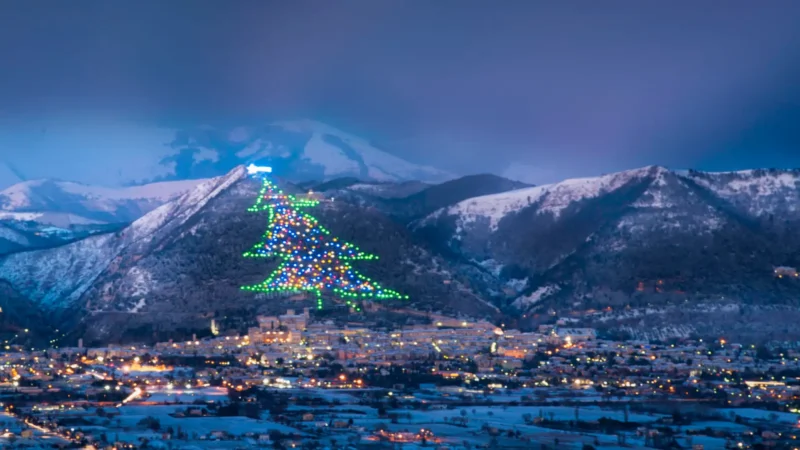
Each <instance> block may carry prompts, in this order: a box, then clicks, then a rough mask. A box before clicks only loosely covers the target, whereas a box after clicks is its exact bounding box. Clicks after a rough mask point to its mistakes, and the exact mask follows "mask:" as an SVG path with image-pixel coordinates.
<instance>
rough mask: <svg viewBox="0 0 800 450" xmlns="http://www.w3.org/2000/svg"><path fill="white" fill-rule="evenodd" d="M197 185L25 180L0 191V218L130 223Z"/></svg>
mask: <svg viewBox="0 0 800 450" xmlns="http://www.w3.org/2000/svg"><path fill="white" fill-rule="evenodd" d="M198 183H200V180H187V181H170V182H162V183H151V184H146V185H142V186H130V187H123V188H107V187H101V186H90V185H85V184H80V183H73V182H70V181H56V180H34V181H25V182H22V183H18V184H15V185H13V186H11V187H9V188H7V189H5V190H3V191H0V219H5V220H18V221H35V222H39V223H47V224H50V225H53V226H58V227H67V226H69V225H85V224H97V223H120V222H130V221H132V220H135V219H137V218H139V217H141V216H142V215H143V214H144V213H147V212H149V211H151V210H153V209H155V208H156V207H157V206H160V205H162V204H163V203H165V202H168V201H170V200H172V199H174V198H176V197H178V196H180V195H182V194H183V193H185V192H186V191H188V190H190V189H192V188H193V187H194V186H196V185H197V184H198Z"/></svg>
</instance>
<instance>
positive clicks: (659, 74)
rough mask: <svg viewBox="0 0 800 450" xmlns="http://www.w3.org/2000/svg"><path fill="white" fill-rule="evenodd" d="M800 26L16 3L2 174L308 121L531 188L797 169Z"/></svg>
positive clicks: (440, 11)
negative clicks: (244, 126)
mask: <svg viewBox="0 0 800 450" xmlns="http://www.w3.org/2000/svg"><path fill="white" fill-rule="evenodd" d="M798 23H800V2H798V1H794V0H785V1H784V0H766V1H764V2H753V1H749V0H747V1H743V0H741V1H740V0H729V1H725V2H720V1H717V0H698V1H691V2H690V1H683V2H643V1H637V0H631V1H613V0H611V1H605V2H597V1H589V0H586V1H558V2H549V1H548V2H545V1H541V2H540V1H532V0H507V1H503V2H486V1H470V0H463V1H455V0H452V1H451V0H440V1H435V2H430V1H422V0H409V1H393V0H381V1H368V0H360V1H348V0H342V1H330V2H326V1H316V0H309V1H303V0H296V1H290V2H287V1H280V2H270V1H267V0H263V1H262V0H258V1H248V0H236V1H219V0H174V1H163V0H157V1H154V0H138V1H126V0H117V1H106V0H103V1H93V0H78V1H73V2H64V1H46V0H33V1H17V2H12V1H8V2H2V3H0V61H2V66H1V67H2V70H0V158H2V160H3V161H5V162H10V163H11V164H12V165H13V166H15V167H17V168H18V169H19V170H20V171H22V172H24V173H25V174H26V176H31V177H40V176H58V177H61V178H75V179H78V180H81V181H87V182H99V183H104V184H114V183H120V182H124V181H128V180H130V179H141V178H147V177H152V176H157V175H158V173H157V172H158V171H159V170H163V168H159V167H158V165H157V162H158V161H159V160H160V159H161V158H163V157H164V156H166V155H167V154H168V153H169V151H170V150H169V149H168V148H166V147H164V145H163V142H165V140H167V139H168V136H165V135H164V134H162V132H161V131H159V130H156V129H155V128H154V126H155V125H158V124H176V123H189V124H197V123H214V122H226V123H239V122H241V123H258V122H264V121H268V120H272V119H283V118H295V117H310V118H314V119H318V120H322V121H326V122H328V123H330V124H332V125H335V126H338V127H340V128H343V129H346V130H348V131H351V132H353V133H356V134H360V135H362V136H364V137H367V138H371V139H373V140H374V141H375V142H376V143H379V144H382V145H383V146H384V147H385V148H387V149H389V150H390V151H392V152H394V153H396V154H398V155H401V156H403V157H405V158H407V159H409V160H411V161H414V162H421V163H427V164H432V165H436V166H439V167H442V168H444V169H448V170H452V171H455V172H461V173H468V172H477V171H486V170H491V171H494V172H497V173H504V172H505V173H508V174H510V175H514V176H515V177H516V178H523V179H528V180H530V181H534V182H547V181H552V180H555V179H560V178H565V177H570V176H583V175H592V174H597V173H601V172H609V171H613V170H620V169H625V168H631V167H637V166H642V165H647V164H662V165H667V166H670V167H674V168H687V167H691V168H699V169H708V170H732V169H740V168H748V167H794V166H800V131H799V130H800V126H798V125H800V82H798V80H800V26H797V24H798ZM43 130H47V134H46V137H43V133H42V131H43ZM509 166H512V169H510V170H509V169H508V167H509ZM13 179H14V176H13V174H11V173H9V172H7V173H5V174H4V173H3V171H2V170H0V185H3V184H7V183H8V182H10V181H13Z"/></svg>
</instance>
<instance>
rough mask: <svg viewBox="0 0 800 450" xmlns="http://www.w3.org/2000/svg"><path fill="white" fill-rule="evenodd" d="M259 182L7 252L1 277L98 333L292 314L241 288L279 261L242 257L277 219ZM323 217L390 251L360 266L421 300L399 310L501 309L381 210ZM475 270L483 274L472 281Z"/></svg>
mask: <svg viewBox="0 0 800 450" xmlns="http://www.w3.org/2000/svg"><path fill="white" fill-rule="evenodd" d="M282 184H283V185H284V187H285V188H286V189H287V190H288V191H289V192H292V191H294V192H297V191H299V188H297V187H295V186H294V185H292V184H290V183H287V182H285V181H284V182H282ZM259 187H260V184H259V183H258V182H257V181H256V180H254V179H252V178H250V177H248V176H247V174H246V171H245V170H244V168H243V167H237V168H235V169H234V170H233V171H231V172H230V173H228V174H227V175H225V176H223V177H217V178H214V179H210V180H207V181H205V182H202V183H201V184H199V185H197V186H196V187H195V188H194V189H192V190H191V191H189V192H187V193H186V194H184V195H182V196H180V197H178V198H176V199H175V200H173V201H171V202H168V203H166V204H164V205H162V206H160V207H158V208H156V209H155V210H153V211H151V212H150V213H148V214H146V215H144V216H142V217H141V218H139V219H137V220H135V221H134V222H133V223H131V224H130V225H129V226H127V227H125V228H123V229H121V230H119V231H116V232H112V233H105V234H102V235H96V236H91V237H87V238H85V239H81V240H79V241H77V242H73V243H70V244H67V245H62V246H59V247H56V248H50V249H43V250H35V251H27V252H22V253H16V254H12V255H8V256H6V257H4V258H3V259H2V260H0V279H2V280H5V281H6V282H7V283H8V284H9V286H10V287H11V288H13V289H14V291H15V292H17V293H18V294H19V295H20V296H22V297H24V298H26V299H28V301H29V302H30V303H31V304H33V305H35V308H36V309H37V310H39V311H44V312H45V313H46V314H47V316H48V317H49V318H51V320H52V321H53V322H52V325H53V326H54V327H56V328H61V329H64V330H72V331H74V332H77V333H81V334H83V335H85V336H86V337H87V338H97V339H118V340H126V339H154V338H155V337H156V336H158V337H165V336H174V335H181V334H180V333H184V334H183V336H185V334H186V333H188V332H189V331H195V330H202V329H207V327H208V322H209V320H210V319H211V318H213V317H217V318H219V320H222V319H223V318H224V317H231V318H232V317H236V318H239V319H242V320H245V321H246V320H247V319H248V318H249V319H250V320H252V318H253V317H254V316H255V314H256V313H257V312H258V311H265V310H271V311H276V310H280V309H281V308H286V307H287V304H286V302H285V301H282V300H281V299H269V298H266V299H265V298H258V297H255V296H254V295H253V294H251V293H247V292H243V291H241V290H240V289H239V286H241V285H244V284H253V283H255V282H258V281H261V280H263V279H264V278H265V277H266V275H267V274H268V273H269V272H270V271H271V270H272V269H273V268H275V267H276V264H277V262H276V261H264V260H258V261H256V260H253V259H247V258H242V256H241V254H242V252H243V251H245V250H247V249H248V248H250V247H251V246H252V245H253V243H255V242H258V240H259V238H260V236H261V235H262V234H263V232H264V227H265V220H266V218H265V217H258V216H257V215H254V214H253V213H248V212H247V211H246V210H247V208H248V206H250V205H251V204H252V203H253V201H254V199H255V198H256V196H257V193H258V189H259ZM313 214H314V215H315V216H316V217H318V218H319V220H320V221H321V223H323V224H325V226H326V227H327V228H328V229H329V230H331V232H332V233H333V234H335V235H336V236H339V237H340V238H342V239H344V240H348V241H352V242H354V243H357V244H358V245H359V246H360V247H361V248H362V249H363V250H365V251H368V252H371V253H375V254H378V255H380V256H381V258H380V259H378V260H375V261H370V262H369V263H365V264H364V265H363V267H359V270H362V271H363V272H364V273H365V274H367V275H368V276H370V277H373V278H375V279H376V280H379V281H381V282H382V283H383V284H385V285H386V286H391V287H393V288H395V289H397V290H399V291H401V292H404V293H406V294H408V295H410V296H411V298H412V300H411V301H409V302H400V303H398V304H396V305H395V306H397V307H400V308H406V307H416V308H420V309H423V310H425V309H427V310H434V311H446V312H450V313H453V314H469V315H475V316H480V317H492V316H493V315H495V314H497V309H496V308H495V307H494V306H493V305H491V304H490V303H488V302H486V301H485V300H483V295H481V294H480V293H479V290H478V288H473V287H472V284H473V283H475V281H474V280H475V279H480V277H481V274H480V273H479V271H476V270H474V269H471V268H470V267H460V264H459V263H451V262H449V261H447V260H446V259H444V258H442V257H437V256H436V255H433V254H432V253H431V252H430V251H428V250H427V249H426V248H425V247H424V246H422V245H421V243H420V242H418V240H416V238H415V237H414V236H413V235H412V234H411V233H410V232H409V231H408V229H407V228H406V227H405V226H404V225H403V224H401V223H398V222H396V221H393V220H392V219H391V218H389V217H388V216H386V215H385V214H383V213H381V212H380V211H379V210H377V209H375V208H363V207H361V206H359V205H356V204H351V203H348V202H344V201H339V200H335V201H326V202H323V203H322V204H321V205H320V206H319V207H317V208H315V209H314V210H313ZM471 270H472V271H473V272H475V273H474V274H472V275H474V276H468V275H466V274H470V271H471ZM486 282H487V283H488V282H491V280H488V279H487V281H486ZM288 307H292V304H289V305H288ZM176 333H177V334H176Z"/></svg>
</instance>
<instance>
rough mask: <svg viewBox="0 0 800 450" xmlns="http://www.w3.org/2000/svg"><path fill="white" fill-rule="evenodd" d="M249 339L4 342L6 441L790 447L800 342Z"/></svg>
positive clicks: (256, 330)
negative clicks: (63, 344)
mask: <svg viewBox="0 0 800 450" xmlns="http://www.w3.org/2000/svg"><path fill="white" fill-rule="evenodd" d="M257 322H258V326H255V327H251V328H250V329H249V330H248V332H247V333H246V334H236V333H234V332H232V331H231V332H227V331H226V330H224V329H220V327H219V325H218V324H217V323H216V322H212V323H210V331H212V332H213V333H210V336H209V337H206V338H202V339H197V338H195V339H193V340H187V341H181V342H162V343H158V344H156V345H154V346H136V345H133V346H108V347H103V348H84V347H83V345H80V344H79V345H78V346H76V347H71V348H50V349H47V350H30V349H25V348H22V347H20V346H19V345H13V344H12V343H8V345H6V347H5V352H4V353H2V355H0V359H1V360H0V369H2V370H1V371H0V389H2V394H0V395H1V396H2V398H1V399H0V401H1V402H2V404H1V405H0V407H2V409H3V412H2V413H3V418H2V422H3V423H2V427H0V428H2V431H3V434H2V437H0V443H2V445H3V447H4V448H53V447H56V448H94V449H122V448H128V449H144V448H165V449H171V448H174V449H180V448H186V449H189V448H192V449H195V448H214V449H241V448H308V449H312V448H331V449H333V448H417V447H431V448H439V449H471V448H520V449H522V448H533V449H559V448H569V449H572V448H574V449H582V450H587V449H621V448H629V449H637V448H662V449H672V448H691V449H694V450H699V449H721V448H730V449H760V448H773V449H793V448H797V447H798V446H800V444H798V443H797V438H798V436H800V428H798V426H799V425H800V423H799V422H798V420H799V419H800V414H799V413H800V349H798V348H797V347H794V346H792V345H789V344H788V343H787V345H781V346H779V345H773V346H743V345H739V344H736V343H733V342H728V341H727V340H726V339H724V338H718V339H715V340H705V339H702V340H701V339H697V340H689V339H686V340H674V341H670V342H637V341H614V340H609V339H604V338H602V337H601V336H598V333H597V332H596V330H594V329H587V328H570V327H568V326H565V325H559V323H563V322H557V323H555V324H553V325H546V326H542V327H540V329H539V330H537V331H536V332H526V333H522V332H519V331H517V330H513V329H507V328H505V327H503V326H502V324H501V325H500V326H496V325H494V324H491V323H488V322H473V321H465V320H461V319H457V318H446V317H438V319H437V320H435V321H433V322H431V323H430V324H425V325H413V326H405V327H397V328H396V329H390V330H387V329H379V328H376V327H374V326H366V325H365V324H359V323H355V322H354V323H351V324H348V325H347V326H336V325H334V324H333V322H332V321H330V320H317V319H316V318H315V317H314V315H312V314H311V313H310V312H309V310H308V309H305V310H303V311H294V310H289V311H287V312H286V313H285V314H282V315H276V316H259V317H258V320H257Z"/></svg>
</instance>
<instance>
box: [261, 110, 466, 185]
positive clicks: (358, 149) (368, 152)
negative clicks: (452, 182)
mask: <svg viewBox="0 0 800 450" xmlns="http://www.w3.org/2000/svg"><path fill="white" fill-rule="evenodd" d="M272 125H273V126H276V127H280V128H283V129H284V130H287V131H292V132H295V133H308V134H310V135H312V139H313V138H314V137H313V136H331V137H334V138H337V139H339V140H340V141H341V142H342V143H343V144H345V145H347V146H348V147H349V148H350V149H352V150H353V151H354V152H355V153H357V154H358V156H359V157H360V158H361V160H362V161H363V162H364V164H365V165H366V166H367V169H368V174H369V176H370V177H372V178H374V179H376V180H379V181H397V180H409V179H426V178H429V179H438V180H442V179H445V178H452V175H451V174H449V173H447V172H444V171H441V170H438V169H435V168H433V167H429V166H423V165H419V164H414V163H410V162H408V161H406V160H404V159H401V158H398V157H397V156H394V155H392V154H390V153H387V152H385V151H383V150H379V149H377V148H375V147H374V146H373V145H372V144H370V143H369V141H367V140H365V139H363V138H360V137H358V136H355V135H353V134H350V133H346V132H344V131H342V130H339V129H337V128H334V127H332V126H330V125H326V124H324V123H321V122H316V121H313V120H294V121H279V122H275V123H272ZM330 145H333V144H330ZM334 148H336V149H337V151H338V152H341V150H339V149H338V147H336V146H334ZM312 150H314V151H316V149H312ZM327 150H328V151H327V152H326V154H325V155H321V154H318V153H315V154H316V157H323V156H324V160H325V161H326V162H325V164H327V160H328V159H330V157H331V153H333V152H331V151H330V150H331V149H327ZM307 152H308V149H306V156H308V155H307ZM348 159H350V158H349V157H348ZM354 162H355V161H354ZM356 164H357V163H356ZM328 172H330V173H328ZM340 173H341V172H340ZM326 174H327V175H329V176H330V175H335V172H334V171H333V170H331V169H330V167H328V168H326Z"/></svg>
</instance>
